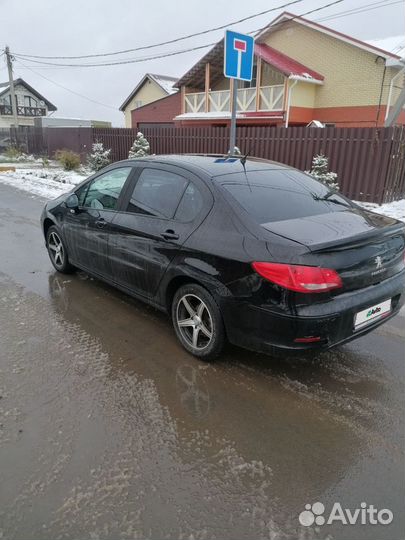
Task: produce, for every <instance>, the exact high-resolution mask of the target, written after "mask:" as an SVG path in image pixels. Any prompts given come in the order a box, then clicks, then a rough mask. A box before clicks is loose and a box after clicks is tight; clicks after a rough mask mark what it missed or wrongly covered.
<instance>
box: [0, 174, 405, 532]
mask: <svg viewBox="0 0 405 540" xmlns="http://www.w3.org/2000/svg"><path fill="white" fill-rule="evenodd" d="M42 205H43V201H42V200H41V199H39V198H37V197H33V196H30V195H29V194H26V193H23V192H19V191H17V190H14V189H13V188H11V187H8V186H4V185H1V184H0V396H1V399H0V538H3V539H4V538H6V539H21V538H24V539H41V540H42V539H44V540H45V539H49V540H51V539H52V540H55V539H59V538H60V539H86V538H90V539H118V538H122V539H134V538H154V539H164V538H168V539H177V538H179V539H193V540H199V539H201V540H202V539H216V538H218V539H221V540H228V539H229V540H231V539H232V540H238V539H249V540H252V539H258V538H270V539H273V540H278V539H296V538H302V539H312V538H328V539H329V540H331V539H339V540H356V539H376V540H377V539H378V540H383V539H390V540H397V539H398V540H399V539H403V538H404V537H405V532H404V516H403V506H404V497H405V487H404V465H405V463H404V353H405V348H404V341H405V339H404V338H405V329H404V318H403V316H398V317H396V318H395V319H393V320H392V321H390V322H388V323H387V324H386V325H385V326H383V327H382V328H380V329H378V330H377V331H376V332H374V333H372V334H369V335H368V336H366V337H364V338H361V339H359V340H358V341H356V342H353V343H351V344H349V345H346V346H344V347H341V348H340V349H337V350H335V351H332V352H329V353H324V354H323V355H320V356H319V357H317V358H315V359H299V358H295V359H290V358H285V359H275V358H271V357H266V356H262V355H258V354H253V353H250V352H247V351H243V350H239V349H236V348H228V350H227V352H226V354H225V356H224V357H223V359H222V360H221V361H220V362H218V363H216V364H215V365H206V364H203V363H200V362H198V361H197V360H195V359H194V358H192V357H190V356H189V355H188V354H187V353H186V352H184V351H183V350H182V349H181V347H180V346H179V345H178V344H177V342H176V339H175V337H174V334H173V332H172V329H171V326H170V323H169V321H168V320H167V319H166V318H165V316H164V315H162V314H160V313H158V312H156V311H154V310H153V309H151V308H149V307H146V306H144V305H143V304H141V303H139V302H137V301H135V300H132V299H130V298H128V297H127V296H125V295H123V294H121V293H120V292H117V291H115V290H114V289H112V288H111V287H109V286H107V285H105V284H103V283H101V282H99V281H98V280H94V279H91V278H90V277H88V276H87V275H85V274H83V273H78V274H76V275H72V276H62V275H57V274H56V273H55V272H54V270H53V268H52V267H51V264H50V262H49V261H48V257H47V254H46V251H45V249H44V246H43V240H42V237H41V232H40V228H39V223H38V218H39V215H40V211H41V208H42ZM316 501H320V502H322V503H323V504H324V505H325V506H326V508H327V509H329V510H330V508H331V505H332V504H333V503H334V502H340V503H341V504H342V506H343V507H347V508H351V509H355V508H358V507H359V506H360V503H361V502H363V501H365V502H367V503H369V504H374V505H375V506H377V507H378V508H389V509H390V510H392V512H393V513H394V520H393V522H392V524H391V525H386V526H382V525H355V526H351V525H342V524H334V525H323V526H320V527H317V526H315V525H314V526H312V527H302V526H301V525H300V524H299V521H298V515H299V513H300V512H301V511H302V510H304V506H305V504H306V503H314V502H316Z"/></svg>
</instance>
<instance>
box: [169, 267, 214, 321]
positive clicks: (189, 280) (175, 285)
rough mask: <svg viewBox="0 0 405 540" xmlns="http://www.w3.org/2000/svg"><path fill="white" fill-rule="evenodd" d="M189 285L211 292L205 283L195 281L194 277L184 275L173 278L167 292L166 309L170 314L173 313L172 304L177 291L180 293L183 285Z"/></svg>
mask: <svg viewBox="0 0 405 540" xmlns="http://www.w3.org/2000/svg"><path fill="white" fill-rule="evenodd" d="M188 284H195V285H200V287H203V288H204V289H206V290H207V291H208V292H211V291H209V289H208V288H207V287H206V286H205V285H204V283H202V282H201V281H199V280H198V279H195V278H194V277H191V276H184V275H182V276H175V277H173V278H172V279H171V280H170V281H169V283H168V284H167V287H166V292H165V307H166V310H167V312H168V313H169V314H170V313H171V309H172V302H173V298H174V295H175V294H176V291H178V290H179V289H180V287H182V286H183V285H188Z"/></svg>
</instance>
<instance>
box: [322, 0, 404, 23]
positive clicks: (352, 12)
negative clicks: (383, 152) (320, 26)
mask: <svg viewBox="0 0 405 540" xmlns="http://www.w3.org/2000/svg"><path fill="white" fill-rule="evenodd" d="M403 3H404V0H395V1H393V2H389V3H387V1H386V0H384V1H383V2H381V1H380V2H375V3H373V4H365V5H364V6H359V7H358V8H354V9H350V10H348V11H342V12H340V13H339V14H337V15H328V16H327V17H323V18H322V19H319V22H322V21H329V20H331V19H340V18H341V17H347V16H348V15H356V14H357V13H363V12H365V11H373V10H374V9H379V8H382V7H387V6H393V5H395V4H403ZM376 4H379V5H376ZM368 6H374V7H368ZM365 8H367V9H365Z"/></svg>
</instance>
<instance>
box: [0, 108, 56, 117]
mask: <svg viewBox="0 0 405 540" xmlns="http://www.w3.org/2000/svg"><path fill="white" fill-rule="evenodd" d="M12 114H13V109H12V107H11V105H0V115H4V116H12ZM17 115H18V116H46V109H45V108H43V107H22V106H20V105H19V106H18V107H17Z"/></svg>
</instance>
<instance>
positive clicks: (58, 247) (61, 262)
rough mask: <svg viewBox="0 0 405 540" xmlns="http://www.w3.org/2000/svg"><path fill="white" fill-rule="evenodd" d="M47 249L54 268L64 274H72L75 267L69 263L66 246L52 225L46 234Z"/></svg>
mask: <svg viewBox="0 0 405 540" xmlns="http://www.w3.org/2000/svg"><path fill="white" fill-rule="evenodd" d="M46 247H47V250H48V255H49V258H50V259H51V263H52V264H53V267H54V268H55V270H57V271H58V272H61V273H62V274H71V273H72V272H74V271H75V267H74V266H72V265H71V264H70V262H69V257H68V252H67V249H66V244H65V242H64V241H63V238H62V235H61V234H60V232H59V230H58V228H57V227H55V226H54V225H52V226H51V227H49V229H48V230H47V232H46Z"/></svg>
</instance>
